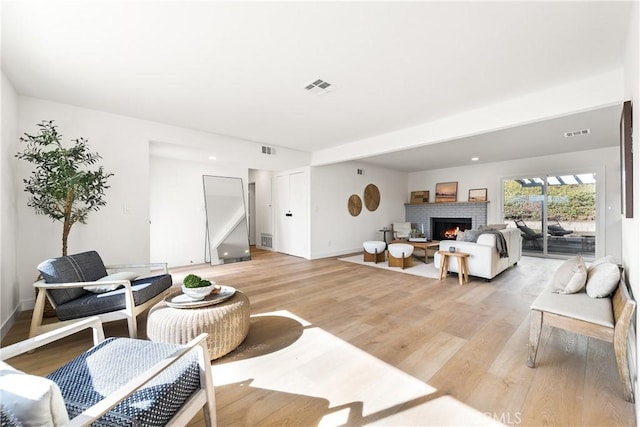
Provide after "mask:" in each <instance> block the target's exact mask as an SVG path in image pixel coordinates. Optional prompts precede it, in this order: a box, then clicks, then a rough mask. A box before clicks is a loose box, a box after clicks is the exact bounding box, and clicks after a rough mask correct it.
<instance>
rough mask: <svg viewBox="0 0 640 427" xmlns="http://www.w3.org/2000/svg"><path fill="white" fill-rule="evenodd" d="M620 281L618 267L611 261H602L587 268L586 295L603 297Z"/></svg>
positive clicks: (609, 293) (610, 292)
mask: <svg viewBox="0 0 640 427" xmlns="http://www.w3.org/2000/svg"><path fill="white" fill-rule="evenodd" d="M619 281H620V269H619V268H618V266H617V265H616V264H614V263H612V262H603V263H600V264H598V265H596V266H595V267H593V268H591V269H590V270H589V275H588V277H587V295H589V296H590V297H591V298H604V297H608V296H609V295H611V294H612V293H613V292H614V291H615V290H616V287H617V286H618V282H619Z"/></svg>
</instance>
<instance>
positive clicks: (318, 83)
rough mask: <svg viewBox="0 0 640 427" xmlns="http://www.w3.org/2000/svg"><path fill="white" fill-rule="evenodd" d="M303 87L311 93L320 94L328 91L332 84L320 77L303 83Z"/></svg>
mask: <svg viewBox="0 0 640 427" xmlns="http://www.w3.org/2000/svg"><path fill="white" fill-rule="evenodd" d="M304 88H305V90H307V91H309V92H311V93H315V94H322V93H327V92H330V91H331V89H333V85H331V83H329V82H326V81H324V80H322V79H316V80H314V81H312V82H311V83H309V84H307V85H305V87H304Z"/></svg>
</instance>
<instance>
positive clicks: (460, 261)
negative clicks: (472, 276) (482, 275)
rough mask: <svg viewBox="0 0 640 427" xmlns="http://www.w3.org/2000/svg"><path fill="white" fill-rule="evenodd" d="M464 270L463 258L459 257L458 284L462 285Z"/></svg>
mask: <svg viewBox="0 0 640 427" xmlns="http://www.w3.org/2000/svg"><path fill="white" fill-rule="evenodd" d="M462 268H463V267H462V257H458V283H460V284H461V285H462V279H463V278H464V270H463V269H462Z"/></svg>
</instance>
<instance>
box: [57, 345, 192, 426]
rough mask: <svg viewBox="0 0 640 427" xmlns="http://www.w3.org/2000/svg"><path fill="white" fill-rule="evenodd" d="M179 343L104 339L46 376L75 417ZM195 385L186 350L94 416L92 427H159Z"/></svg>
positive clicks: (168, 352)
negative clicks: (111, 405) (121, 399)
mask: <svg viewBox="0 0 640 427" xmlns="http://www.w3.org/2000/svg"><path fill="white" fill-rule="evenodd" d="M179 348H180V346H179V345H175V344H165V343H155V342H150V341H145V340H134V339H130V338H109V339H107V340H106V341H104V342H102V343H100V344H99V345H97V346H96V347H93V348H92V349H90V350H88V351H86V352H85V353H83V354H81V355H80V356H78V357H76V358H75V359H73V360H72V361H71V362H69V363H67V364H66V365H64V366H63V367H61V368H60V369H58V370H56V371H54V372H52V373H51V374H50V375H48V378H50V379H52V380H53V381H55V382H56V383H57V384H58V385H59V386H60V389H61V391H62V395H63V396H64V401H65V402H66V406H67V411H68V412H69V415H70V416H71V417H75V416H77V415H78V414H80V413H81V412H82V411H84V410H85V409H87V408H89V407H90V406H93V405H94V404H96V403H97V402H99V401H100V400H102V399H103V398H104V397H105V396H107V395H109V394H110V393H113V392H114V391H116V390H117V389H118V388H120V387H121V386H123V385H124V384H126V383H127V382H128V381H129V380H130V379H132V378H134V377H136V376H137V375H140V374H142V373H143V372H144V371H145V370H146V369H148V368H149V367H150V366H153V365H154V364H156V363H158V362H160V361H161V360H162V359H164V358H166V357H168V356H170V355H171V354H173V353H174V352H175V351H176V350H177V349H179ZM199 387H200V370H199V365H198V359H197V353H196V352H195V351H191V352H190V353H189V354H188V355H187V356H186V357H185V358H181V359H180V360H178V361H177V362H176V363H174V364H173V365H171V367H169V368H168V369H167V370H166V371H164V372H162V373H161V374H160V375H158V376H157V377H155V378H154V379H153V380H151V381H150V382H148V383H147V384H145V385H144V386H142V387H141V388H140V389H139V390H137V391H136V392H135V393H134V394H133V395H131V396H130V397H128V398H127V399H125V400H124V401H122V402H121V403H119V404H118V405H117V406H115V407H114V408H113V409H112V410H111V411H109V412H107V413H106V414H105V415H104V416H102V417H101V418H99V419H98V420H97V421H96V422H95V423H93V424H92V425H93V426H110V427H113V426H164V425H166V424H167V422H168V421H169V420H170V419H171V417H172V416H173V415H174V414H175V413H176V412H177V411H178V409H179V408H180V407H181V406H182V405H183V404H184V402H185V401H186V400H187V399H188V398H189V396H191V394H192V393H193V392H194V391H195V390H196V389H198V388H199Z"/></svg>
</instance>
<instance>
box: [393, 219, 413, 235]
mask: <svg viewBox="0 0 640 427" xmlns="http://www.w3.org/2000/svg"><path fill="white" fill-rule="evenodd" d="M391 230H392V235H393V238H394V239H408V238H409V234H411V223H410V222H394V223H393V224H391Z"/></svg>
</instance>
